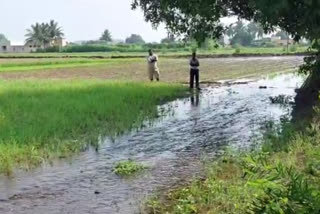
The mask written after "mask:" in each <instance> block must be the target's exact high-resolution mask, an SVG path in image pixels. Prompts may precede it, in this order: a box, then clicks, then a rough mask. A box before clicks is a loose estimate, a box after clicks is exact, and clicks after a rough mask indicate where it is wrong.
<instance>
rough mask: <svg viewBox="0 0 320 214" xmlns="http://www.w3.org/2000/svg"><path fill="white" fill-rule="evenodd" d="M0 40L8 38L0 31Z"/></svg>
mask: <svg viewBox="0 0 320 214" xmlns="http://www.w3.org/2000/svg"><path fill="white" fill-rule="evenodd" d="M0 41H6V42H7V41H9V40H8V39H7V37H6V36H5V35H4V34H1V33H0Z"/></svg>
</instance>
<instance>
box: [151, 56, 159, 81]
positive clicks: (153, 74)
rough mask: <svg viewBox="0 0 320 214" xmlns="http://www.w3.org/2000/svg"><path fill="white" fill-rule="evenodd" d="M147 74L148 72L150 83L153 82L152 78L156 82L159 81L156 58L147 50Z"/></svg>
mask: <svg viewBox="0 0 320 214" xmlns="http://www.w3.org/2000/svg"><path fill="white" fill-rule="evenodd" d="M148 72H149V79H150V80H151V81H153V79H154V78H156V80H157V81H159V80H160V72H159V68H158V56H157V55H155V54H153V51H152V50H149V57H148Z"/></svg>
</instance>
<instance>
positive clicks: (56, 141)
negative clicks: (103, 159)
mask: <svg viewBox="0 0 320 214" xmlns="http://www.w3.org/2000/svg"><path fill="white" fill-rule="evenodd" d="M184 91H185V88H183V87H182V86H180V85H174V84H173V85H167V84H161V83H159V84H149V83H126V82H110V81H109V82H108V81H99V80H77V81H76V80H74V81H58V80H51V81H45V80H43V81H40V80H37V81H35V80H21V81H0V130H1V132H0V171H1V172H6V173H8V174H10V173H11V172H12V170H13V169H14V168H15V167H21V168H24V169H28V168H31V167H34V166H37V165H39V164H41V163H43V162H45V161H47V160H50V159H52V158H57V157H66V156H69V155H70V154H72V153H76V152H80V151H83V150H85V149H86V148H87V146H88V145H93V146H97V147H98V138H99V137H100V136H115V135H119V134H122V133H124V132H126V131H128V130H130V129H134V128H139V127H140V126H141V125H142V122H143V121H144V120H145V119H152V118H154V117H156V116H157V114H158V112H157V104H160V103H161V102H164V101H168V100H171V99H174V98H176V97H177V96H181V95H182V94H183V93H184Z"/></svg>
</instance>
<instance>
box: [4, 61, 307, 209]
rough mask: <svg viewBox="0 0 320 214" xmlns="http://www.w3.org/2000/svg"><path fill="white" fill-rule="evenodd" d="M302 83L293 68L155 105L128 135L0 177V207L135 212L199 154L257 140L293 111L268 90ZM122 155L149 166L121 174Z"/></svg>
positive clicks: (284, 92)
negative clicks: (117, 169)
mask: <svg viewBox="0 0 320 214" xmlns="http://www.w3.org/2000/svg"><path fill="white" fill-rule="evenodd" d="M299 61H301V59H299ZM230 63H231V62H230ZM260 69H264V68H260ZM279 71H283V70H279ZM302 82H303V77H299V76H297V75H295V74H292V73H287V74H278V75H273V76H269V77H266V78H264V79H260V80H253V81H247V80H240V81H239V82H238V84H236V83H237V82H233V84H222V86H220V87H207V88H205V89H203V90H202V91H201V93H193V94H192V95H190V97H187V98H184V99H179V100H176V101H174V102H171V103H169V104H166V105H163V106H159V112H165V113H164V116H162V117H160V118H159V119H157V120H156V121H153V122H152V123H150V122H146V123H145V127H144V128H142V129H141V130H136V131H133V132H131V133H129V134H127V135H125V136H121V137H118V138H116V139H110V138H101V142H102V144H101V148H100V149H99V151H95V150H90V151H88V152H85V153H83V154H81V155H79V156H77V157H75V158H73V159H70V160H62V161H59V162H55V163H54V164H53V166H45V167H42V168H39V169H36V170H33V171H30V172H18V173H17V174H15V177H14V178H8V177H4V176H2V177H0V213H4V214H6V213H15V214H20V213H21V214H22V213H23V214H36V213H48V214H56V213H57V214H58V213H79V214H82V213H83V214H84V213H97V214H98V213H124V214H127V213H129V214H130V213H140V211H141V210H140V209H141V204H142V202H143V201H144V200H145V198H146V197H148V196H149V195H152V194H153V193H155V192H157V191H165V190H166V189H168V188H172V187H173V186H177V185H181V184H182V183H183V182H186V181H188V180H189V179H192V178H193V177H196V176H201V174H202V173H203V170H202V167H203V161H204V160H206V159H208V158H209V159H212V158H215V157H217V156H219V155H221V154H223V152H224V150H225V148H226V147H232V148H235V149H245V148H248V147H250V146H251V145H252V144H253V143H256V142H257V141H258V140H259V138H261V133H262V127H263V126H264V124H265V122H267V121H274V122H279V120H280V118H282V117H284V116H289V115H290V113H291V111H292V107H293V106H292V105H291V104H290V103H289V104H286V105H280V104H273V103H272V99H270V97H277V96H279V95H281V96H285V97H292V98H293V97H294V96H295V89H296V88H298V87H299V86H300V85H301V84H302ZM240 83H241V84H240ZM261 86H262V87H261ZM127 159H133V160H136V161H137V162H139V163H144V164H146V165H148V166H149V167H150V168H149V169H148V170H146V171H145V172H143V173H142V174H138V175H136V176H134V177H131V178H120V177H118V176H117V175H115V174H114V173H113V172H112V167H113V166H114V165H115V164H116V163H117V162H118V161H121V160H127Z"/></svg>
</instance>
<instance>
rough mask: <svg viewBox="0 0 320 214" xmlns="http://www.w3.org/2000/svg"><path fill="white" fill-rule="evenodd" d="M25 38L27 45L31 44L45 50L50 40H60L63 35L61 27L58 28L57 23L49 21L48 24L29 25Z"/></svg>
mask: <svg viewBox="0 0 320 214" xmlns="http://www.w3.org/2000/svg"><path fill="white" fill-rule="evenodd" d="M25 36H26V37H27V38H26V42H27V43H30V42H31V43H33V44H34V45H36V46H39V47H41V48H47V47H48V46H49V44H50V42H51V41H52V40H54V39H58V38H62V37H63V36H64V34H63V32H62V29H61V27H58V23H56V22H55V21H53V20H51V21H50V23H41V24H40V23H36V24H34V25H31V27H30V28H29V29H27V34H26V35H25Z"/></svg>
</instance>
